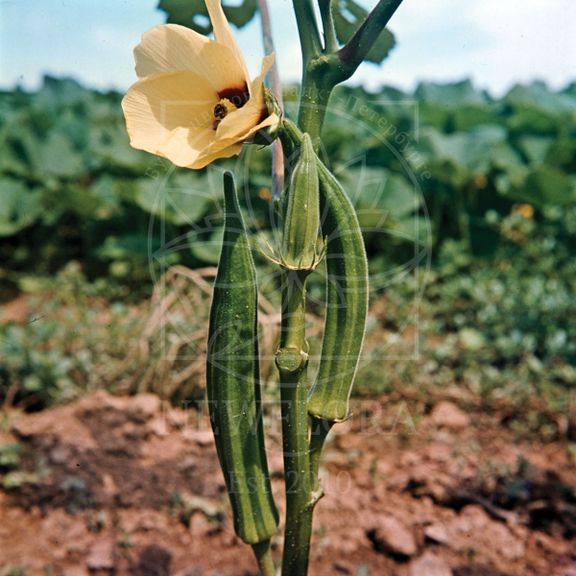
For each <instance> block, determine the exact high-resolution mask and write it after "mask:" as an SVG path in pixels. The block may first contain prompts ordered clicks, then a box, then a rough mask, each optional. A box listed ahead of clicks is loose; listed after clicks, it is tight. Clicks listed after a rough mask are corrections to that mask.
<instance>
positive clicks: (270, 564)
mask: <svg viewBox="0 0 576 576" xmlns="http://www.w3.org/2000/svg"><path fill="white" fill-rule="evenodd" d="M252 550H254V555H255V556H256V560H257V562H258V568H260V572H261V573H262V576H274V575H275V574H276V568H275V566H274V559H273V558H272V551H271V550H270V540H264V541H263V542H258V543H257V544H252Z"/></svg>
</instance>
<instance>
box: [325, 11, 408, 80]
mask: <svg viewBox="0 0 576 576" xmlns="http://www.w3.org/2000/svg"><path fill="white" fill-rule="evenodd" d="M400 4H402V0H380V2H378V4H377V5H376V6H375V7H374V8H373V10H372V11H371V12H370V14H368V16H366V19H365V20H364V22H362V24H361V25H360V27H359V28H358V30H356V32H355V33H354V35H353V36H352V38H350V40H348V42H347V43H346V45H344V46H343V47H342V48H341V49H340V50H338V52H337V53H336V54H337V55H338V59H339V60H340V66H339V72H340V78H339V80H338V83H340V82H343V81H344V80H347V79H348V78H350V76H352V74H354V72H355V71H356V69H357V68H358V66H360V64H361V63H362V62H363V61H364V59H365V58H366V56H367V55H368V52H369V51H370V49H371V48H372V46H373V45H374V43H375V42H376V40H378V37H379V36H380V34H381V33H382V31H383V30H384V28H385V27H386V24H388V22H389V20H390V18H392V15H393V14H394V12H396V9H397V8H398V6H400Z"/></svg>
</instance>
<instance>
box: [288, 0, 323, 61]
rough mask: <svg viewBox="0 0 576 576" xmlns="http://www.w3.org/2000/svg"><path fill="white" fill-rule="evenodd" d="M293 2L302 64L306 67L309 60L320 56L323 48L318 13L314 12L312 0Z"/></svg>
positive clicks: (294, 0) (293, 0)
mask: <svg viewBox="0 0 576 576" xmlns="http://www.w3.org/2000/svg"><path fill="white" fill-rule="evenodd" d="M292 4H293V6H294V14H295V15H296V23H297V24H298V35H299V36H300V47H301V49H302V64H303V66H304V68H306V66H307V64H308V62H310V60H312V58H314V57H316V56H318V54H320V51H321V50H322V46H321V44H320V34H319V32H318V25H317V24H316V15H315V14H314V7H313V6H312V0H292Z"/></svg>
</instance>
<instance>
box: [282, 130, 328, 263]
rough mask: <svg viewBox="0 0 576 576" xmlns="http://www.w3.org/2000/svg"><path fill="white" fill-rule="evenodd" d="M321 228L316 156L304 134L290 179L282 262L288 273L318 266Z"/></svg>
mask: <svg viewBox="0 0 576 576" xmlns="http://www.w3.org/2000/svg"><path fill="white" fill-rule="evenodd" d="M319 228H320V193H319V184H318V168H317V166H316V153H315V152H314V148H313V146H312V141H311V140H310V136H309V135H308V134H304V137H303V139H302V144H301V147H300V157H299V158H298V161H297V163H296V166H295V167H294V171H293V172H292V175H291V178H290V186H289V189H288V199H287V206H286V212H285V215H284V235H283V238H282V253H281V261H282V265H283V266H284V267H285V268H288V269H290V270H313V269H314V268H315V267H316V265H317V264H318V261H319V257H318V253H317V250H316V247H317V243H318V232H319Z"/></svg>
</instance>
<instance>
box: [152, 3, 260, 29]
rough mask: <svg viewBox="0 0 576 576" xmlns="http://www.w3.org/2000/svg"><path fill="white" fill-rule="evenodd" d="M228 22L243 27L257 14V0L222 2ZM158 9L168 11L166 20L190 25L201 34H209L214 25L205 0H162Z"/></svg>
mask: <svg viewBox="0 0 576 576" xmlns="http://www.w3.org/2000/svg"><path fill="white" fill-rule="evenodd" d="M222 7H223V8H224V13H225V14H226V18H228V22H230V23H231V24H234V25H235V26H237V27H238V28H242V27H243V26H245V25H246V24H248V22H250V20H252V18H254V15H255V14H256V11H257V10H258V1H257V0H243V1H242V2H241V4H240V5H231V6H229V5H227V3H226V2H222ZM158 9H159V10H163V11H164V12H166V21H167V22H171V23H173V24H181V25H182V26H188V27H189V28H192V30H196V32H199V33H200V34H209V33H210V32H211V31H212V25H211V23H210V21H209V20H208V10H207V9H206V5H205V4H204V0H160V3H159V4H158Z"/></svg>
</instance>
